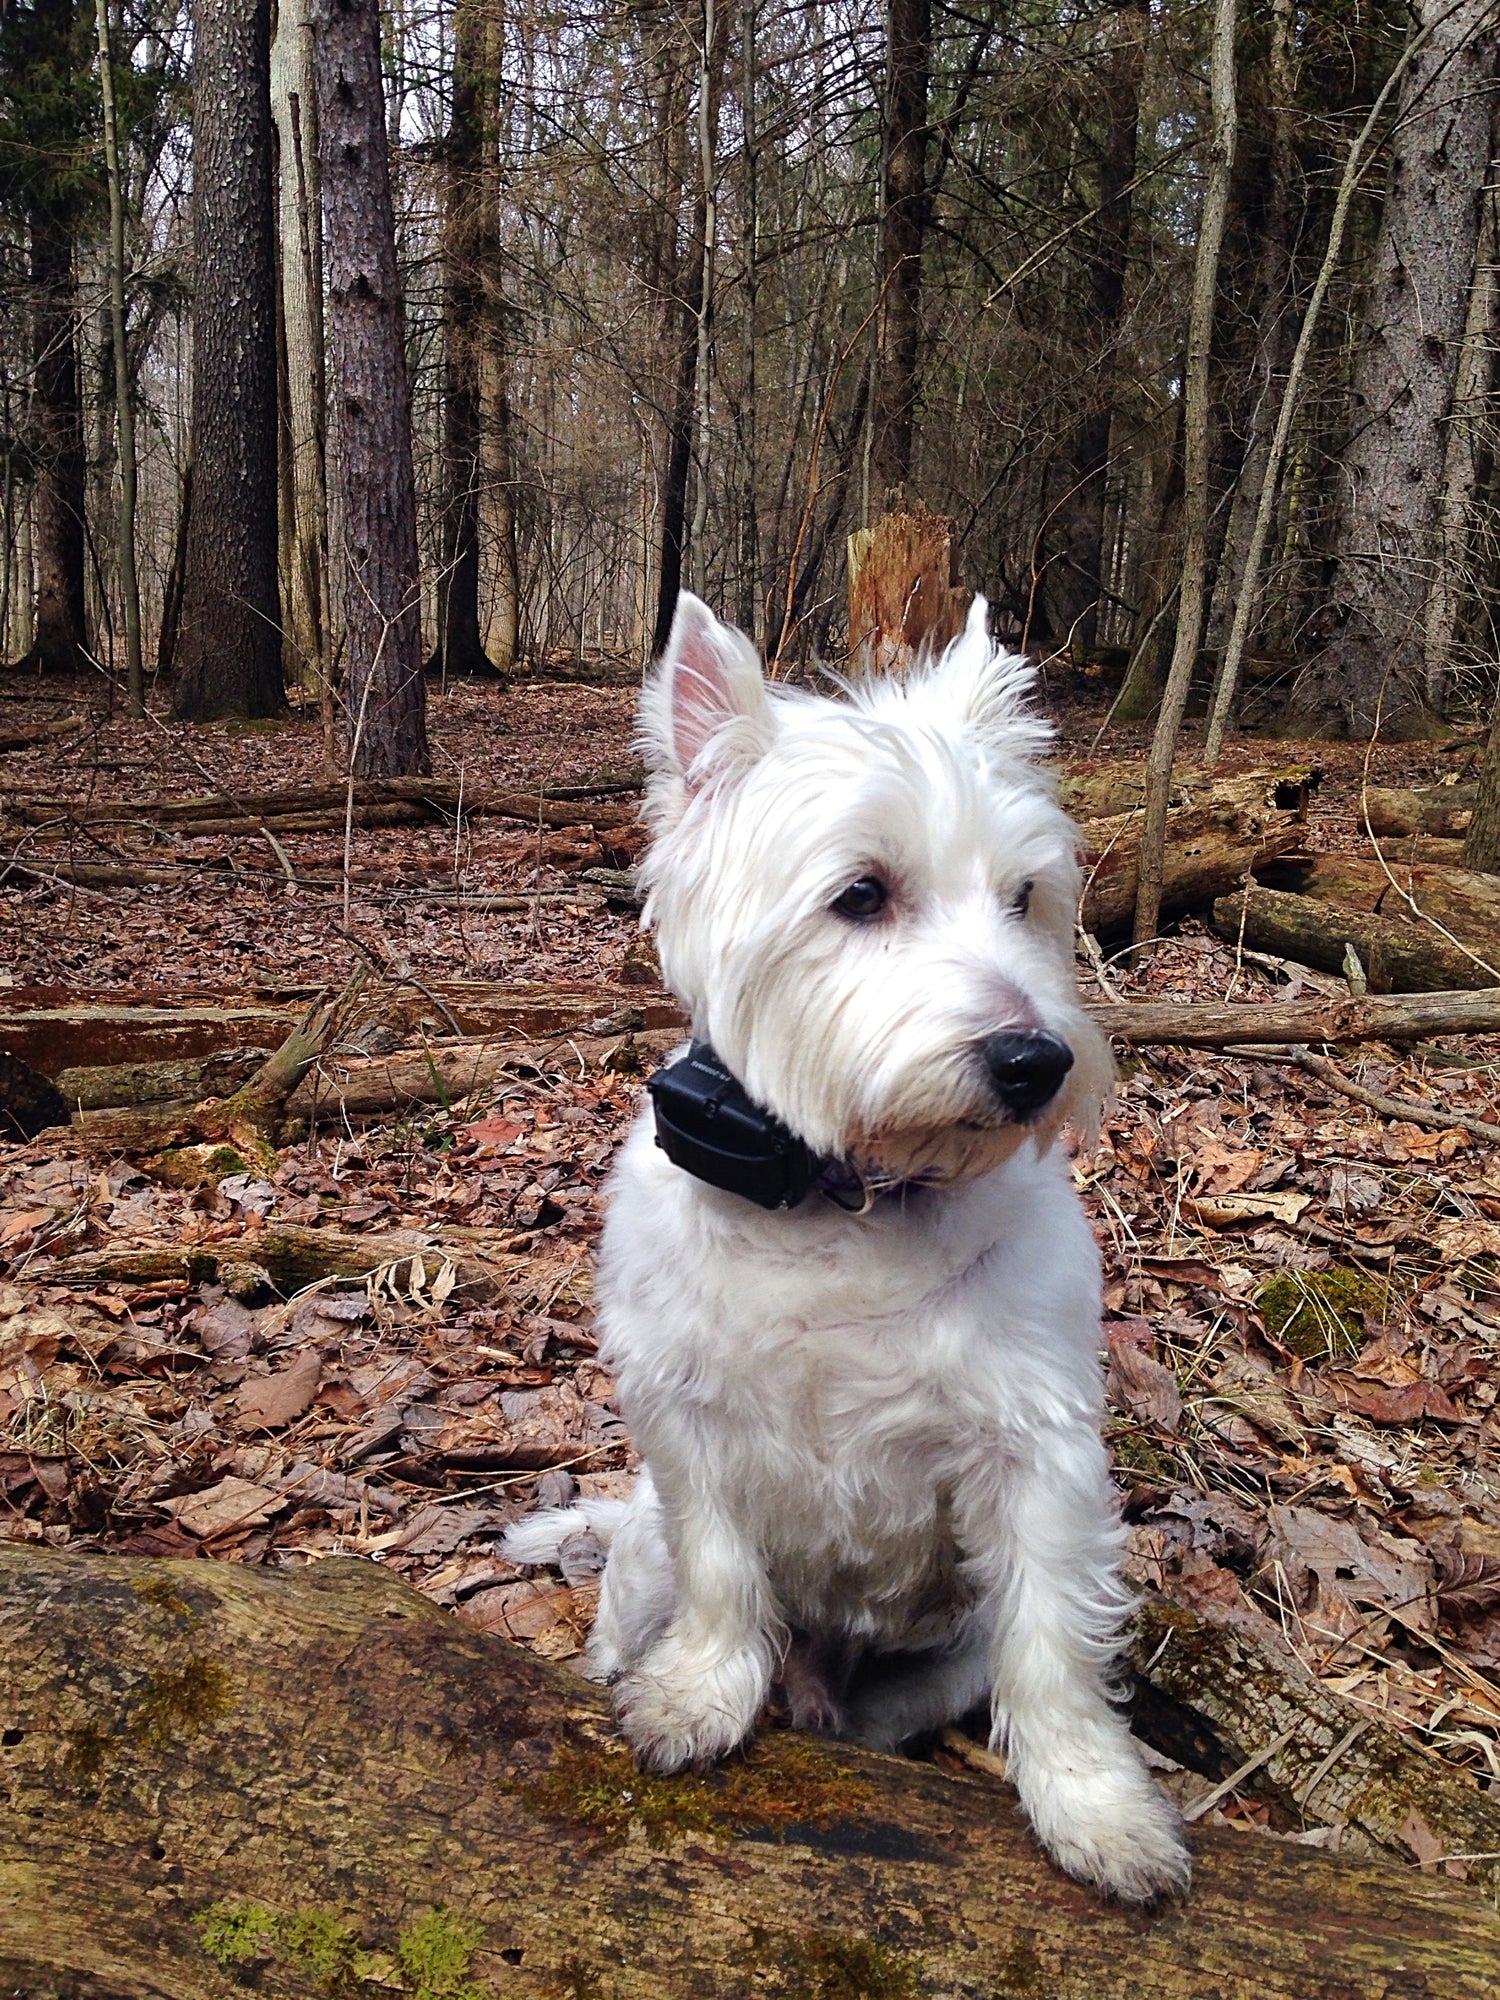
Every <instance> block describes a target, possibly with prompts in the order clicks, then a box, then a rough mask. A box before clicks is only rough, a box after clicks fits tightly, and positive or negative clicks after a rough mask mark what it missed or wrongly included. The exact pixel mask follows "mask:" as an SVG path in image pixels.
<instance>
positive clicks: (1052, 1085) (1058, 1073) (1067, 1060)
mask: <svg viewBox="0 0 1500 2000" xmlns="http://www.w3.org/2000/svg"><path fill="white" fill-rule="evenodd" d="M980 1053H981V1054H982V1055H983V1057H984V1062H985V1067H986V1069H988V1071H989V1073H990V1082H991V1084H992V1085H993V1087H994V1092H995V1095H996V1097H998V1098H999V1100H1000V1102H1001V1103H1002V1104H1003V1105H1004V1106H1005V1109H1006V1110H1007V1111H1008V1112H1009V1113H1010V1115H1011V1117H1012V1118H1014V1119H1015V1120H1016V1121H1017V1122H1018V1123H1021V1122H1024V1121H1025V1120H1026V1119H1028V1118H1034V1117H1035V1116H1036V1114H1037V1113H1038V1112H1039V1111H1040V1110H1041V1109H1042V1107H1043V1105H1045V1104H1050V1103H1051V1102H1052V1100H1053V1098H1054V1097H1056V1095H1057V1092H1058V1087H1059V1085H1060V1084H1061V1083H1062V1080H1063V1078H1064V1077H1065V1076H1066V1075H1067V1073H1068V1071H1069V1070H1070V1069H1071V1068H1072V1067H1073V1051H1072V1050H1071V1049H1070V1048H1069V1047H1068V1045H1067V1043H1066V1042H1065V1041H1064V1040H1063V1039H1062V1037H1061V1036H1060V1035H1054V1034H1050V1033H1049V1032H1048V1031H1047V1030H1046V1029H1045V1028H1037V1029H1029V1030H1027V1031H1025V1032H1012V1033H1009V1034H1004V1035H989V1036H987V1037H986V1039H985V1040H984V1042H983V1043H982V1044H981V1045H980Z"/></svg>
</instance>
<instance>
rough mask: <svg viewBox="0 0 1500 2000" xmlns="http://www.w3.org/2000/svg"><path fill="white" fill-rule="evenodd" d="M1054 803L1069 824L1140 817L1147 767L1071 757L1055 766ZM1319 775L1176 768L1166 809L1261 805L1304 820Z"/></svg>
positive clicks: (1292, 767)
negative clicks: (1065, 813)
mask: <svg viewBox="0 0 1500 2000" xmlns="http://www.w3.org/2000/svg"><path fill="white" fill-rule="evenodd" d="M1056 769H1057V774H1058V778H1057V792H1058V798H1059V800H1060V801H1061V803H1062V805H1063V806H1064V807H1065V809H1066V810H1067V811H1068V812H1070V813H1071V814H1072V815H1073V817H1074V819H1076V820H1080V821H1084V822H1087V821H1089V820H1103V819H1113V818H1114V817H1116V815H1118V814H1119V813H1125V812H1139V811H1141V810H1142V809H1143V808H1144V806H1145V802H1146V763H1145V759H1144V758H1141V757H1133V758H1124V759H1122V758H1118V757H1106V758H1098V757H1072V758H1066V759H1064V760H1063V761H1061V762H1060V763H1059V764H1058V765H1057V766H1056ZM1321 777H1322V772H1321V771H1320V770H1319V768H1318V766H1317V765H1316V764H1268V765H1265V766H1263V767H1262V768H1260V769H1259V770H1255V771H1240V772H1237V773H1236V774H1235V775H1234V776H1232V777H1226V776H1225V775H1224V773H1223V772H1222V771H1204V770H1202V769H1200V768H1197V767H1195V766H1194V765H1192V764H1188V763H1182V764H1178V765H1177V766H1176V767H1175V769H1174V770H1173V773H1172V789H1171V792H1170V794H1169V795H1168V800H1167V803H1168V805H1169V807H1170V806H1185V805H1198V806H1205V805H1213V806H1230V807H1233V806H1262V805H1271V806H1274V807H1275V808H1276V810H1277V811H1280V812H1294V813H1299V814H1303V815H1305V813H1306V811H1307V803H1308V799H1309V797H1310V795H1311V794H1312V792H1313V791H1314V790H1316V788H1317V786H1318V783H1319V781H1320V780H1321Z"/></svg>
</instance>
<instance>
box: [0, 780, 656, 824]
mask: <svg viewBox="0 0 1500 2000" xmlns="http://www.w3.org/2000/svg"><path fill="white" fill-rule="evenodd" d="M350 803H351V793H350V790H349V788H348V787H346V786H343V785H307V786H300V787H296V788H293V789H288V790H284V791H277V792H257V793H253V794H248V795H242V796H232V795H230V794H227V793H223V792H210V793H206V794H203V795H200V796H197V797H192V798H181V799H160V798H158V799H122V800H119V801H117V802H106V803H101V804H98V805H89V806H80V805H79V804H78V802H77V801H74V800H68V799H42V798H35V799H15V800H12V801H11V802H10V810H11V811H12V812H13V813H14V814H15V815H16V816H17V817H18V818H20V819H22V820H24V821H26V822H27V823H28V824H33V825H34V824H37V823H39V822H41V821H44V820H53V819H56V818H58V817H59V816H60V815H67V816H69V817H72V818H74V819H76V820H77V822H78V823H79V824H81V825H85V826H108V825H111V824H113V823H116V822H118V821H121V820H143V821H149V822H151V823H152V824H154V825H157V826H169V827H173V828H176V829H177V830H178V831H183V830H185V829H186V828H188V827H194V828H203V829H206V830H210V831H216V832H217V831H244V830H245V829H246V828H247V827H251V826H258V825H259V824H260V823H261V822H262V821H269V822H270V823H271V825H272V827H273V829H274V828H277V826H278V822H284V821H286V820H288V819H290V818H295V817H299V816H304V817H307V816H310V817H313V818H316V819H317V821H318V822H319V828H320V829H321V827H322V826H323V824H324V823H325V822H326V823H328V824H337V825H340V826H341V825H342V824H343V815H344V812H345V810H346V808H347V807H348V805H349V804H350ZM352 804H353V808H354V811H355V814H356V821H355V823H356V824H358V823H359V820H358V815H359V813H361V812H365V811H380V810H389V809H394V808H399V807H410V808H411V809H412V811H413V812H414V813H415V814H416V815H417V816H419V817H451V816H452V815H454V814H455V813H457V812H459V811H460V810H461V811H462V812H463V814H464V816H465V817H466V818H467V817H474V818H494V819H519V820H525V821H526V822H528V823H529V824H530V825H533V826H536V825H541V826H549V827H571V826H596V827H601V828H610V827H621V826H628V825H630V824H631V823H633V822H634V820H635V819H636V817H637V815H636V812H635V810H634V808H633V807H630V806H613V805H606V804H602V803H593V802H590V801H587V800H570V799H552V798H548V797H547V796H546V794H545V793H542V792H527V791H518V790H513V789H510V788H509V787H505V786H493V785H470V786H461V785H460V783H459V781H458V780H457V779H456V778H368V779H362V780H360V781H359V782H358V783H357V784H355V785H354V786H353V789H352ZM287 830H290V829H287Z"/></svg>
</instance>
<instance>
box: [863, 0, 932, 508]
mask: <svg viewBox="0 0 1500 2000" xmlns="http://www.w3.org/2000/svg"><path fill="white" fill-rule="evenodd" d="M931 63H932V0H888V6H887V13H886V76H885V111H884V118H883V121H882V122H883V135H882V183H881V215H880V256H879V266H878V270H877V274H876V276H877V283H878V286H879V291H880V310H879V314H878V317H877V322H876V327H877V331H876V354H875V385H874V392H873V395H872V397H871V411H870V422H871V425H872V443H871V452H870V477H871V485H872V493H871V502H872V505H875V506H884V505H885V504H886V503H887V501H888V500H889V498H890V496H891V495H892V494H893V493H896V492H898V491H901V490H903V489H904V488H905V486H906V484H907V482H908V480H909V479H910V478H911V469H912V437H913V431H914V426H915V422H916V411H917V363H918V359H919V355H920V349H921V337H922V246H923V240H924V238H925V236H926V233H927V219H928V207H929V200H928V188H927V136H928V131H927V92H928V84H929V75H930V69H931Z"/></svg>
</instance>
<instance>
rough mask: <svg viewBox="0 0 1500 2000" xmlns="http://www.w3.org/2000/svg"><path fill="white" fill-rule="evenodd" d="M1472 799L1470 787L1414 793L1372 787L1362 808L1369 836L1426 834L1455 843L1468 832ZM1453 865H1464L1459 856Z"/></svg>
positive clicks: (1433, 788) (1442, 787) (1443, 787)
mask: <svg viewBox="0 0 1500 2000" xmlns="http://www.w3.org/2000/svg"><path fill="white" fill-rule="evenodd" d="M1474 796H1475V787H1474V786H1473V785H1432V786H1428V787H1425V788H1423V789H1421V790H1417V791H1408V790H1401V789H1400V788H1398V787H1395V786H1386V785H1371V786H1370V787H1369V788H1368V789H1367V790H1366V792H1365V793H1364V795H1363V797H1362V799H1361V806H1362V808H1363V818H1364V820H1365V822H1366V823H1367V824H1368V826H1369V829H1370V832H1371V833H1374V834H1379V835H1382V836H1385V837H1391V838H1399V837H1400V836H1402V835H1408V834H1429V835H1435V836H1436V837H1437V838H1439V839H1442V840H1456V839H1461V838H1462V837H1463V835H1464V834H1465V833H1467V832H1468V830H1469V821H1470V820H1471V819H1472V818H1473V816H1474ZM1454 865H1455V866H1458V867H1461V866H1462V865H1463V863H1462V857H1461V856H1459V855H1455V856H1454Z"/></svg>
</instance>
